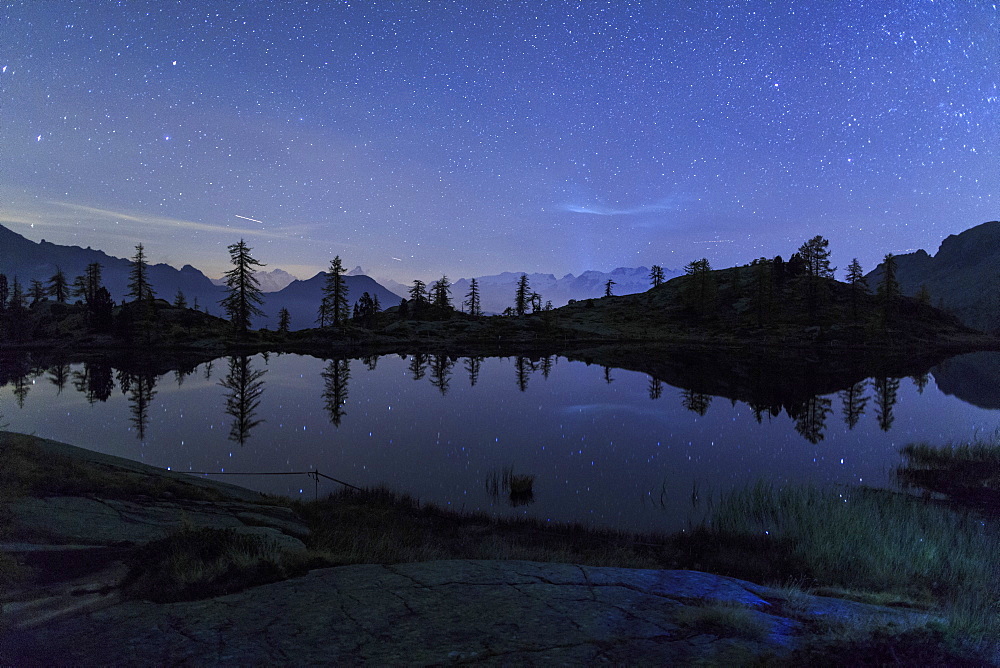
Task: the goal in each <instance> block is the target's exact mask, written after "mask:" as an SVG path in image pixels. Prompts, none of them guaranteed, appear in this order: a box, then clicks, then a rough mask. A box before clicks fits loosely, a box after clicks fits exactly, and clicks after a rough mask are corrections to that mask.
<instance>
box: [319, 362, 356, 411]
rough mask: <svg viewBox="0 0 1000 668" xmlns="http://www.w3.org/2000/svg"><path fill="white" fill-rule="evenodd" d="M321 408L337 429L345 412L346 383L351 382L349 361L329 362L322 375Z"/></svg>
mask: <svg viewBox="0 0 1000 668" xmlns="http://www.w3.org/2000/svg"><path fill="white" fill-rule="evenodd" d="M320 375H321V376H322V377H323V408H325V409H326V413H327V415H329V416H330V422H331V423H333V426H335V427H339V426H340V421H341V420H343V419H344V415H346V413H347V411H345V410H344V405H345V404H346V403H347V383H348V382H349V381H350V380H351V365H350V361H349V360H345V359H339V360H330V362H329V363H327V365H326V368H325V369H323V373H321V374H320Z"/></svg>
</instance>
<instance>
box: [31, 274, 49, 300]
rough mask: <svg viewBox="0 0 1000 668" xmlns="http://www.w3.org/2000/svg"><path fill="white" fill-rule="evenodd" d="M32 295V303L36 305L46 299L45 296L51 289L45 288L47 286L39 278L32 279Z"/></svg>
mask: <svg viewBox="0 0 1000 668" xmlns="http://www.w3.org/2000/svg"><path fill="white" fill-rule="evenodd" d="M29 294H30V295H31V305H32V306H34V305H35V304H38V303H39V302H42V301H45V297H46V296H47V295H48V294H49V291H48V290H46V289H45V286H44V285H43V284H42V282H41V281H40V280H38V279H37V278H33V279H31V290H30V291H29Z"/></svg>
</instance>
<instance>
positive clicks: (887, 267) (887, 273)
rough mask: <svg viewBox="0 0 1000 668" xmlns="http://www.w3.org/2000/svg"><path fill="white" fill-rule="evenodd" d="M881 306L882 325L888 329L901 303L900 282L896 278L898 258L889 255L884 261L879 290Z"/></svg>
mask: <svg viewBox="0 0 1000 668" xmlns="http://www.w3.org/2000/svg"><path fill="white" fill-rule="evenodd" d="M876 292H877V295H878V300H879V304H880V305H881V307H882V325H883V327H888V326H889V324H890V323H891V322H892V319H893V316H894V315H895V312H896V303H897V302H898V301H899V296H900V288H899V280H898V279H897V278H896V256H895V255H893V254H892V253H887V254H886V256H885V258H884V259H883V260H882V282H880V283H879V285H878V289H877V291H876Z"/></svg>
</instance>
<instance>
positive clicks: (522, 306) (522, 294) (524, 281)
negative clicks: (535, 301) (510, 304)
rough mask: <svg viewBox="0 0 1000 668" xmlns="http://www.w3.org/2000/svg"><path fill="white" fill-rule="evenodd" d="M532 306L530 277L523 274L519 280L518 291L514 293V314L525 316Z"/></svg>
mask: <svg viewBox="0 0 1000 668" xmlns="http://www.w3.org/2000/svg"><path fill="white" fill-rule="evenodd" d="M530 305H531V287H530V286H529V285H528V275H527V274H521V278H519V279H517V290H516V291H515V292H514V312H515V313H516V314H517V315H518V316H523V315H524V314H525V313H527V312H528V307H529V306H530Z"/></svg>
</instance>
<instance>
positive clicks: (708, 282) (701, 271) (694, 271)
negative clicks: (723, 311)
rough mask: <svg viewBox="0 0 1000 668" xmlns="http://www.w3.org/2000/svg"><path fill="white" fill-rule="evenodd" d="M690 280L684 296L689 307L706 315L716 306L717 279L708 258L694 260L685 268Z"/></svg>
mask: <svg viewBox="0 0 1000 668" xmlns="http://www.w3.org/2000/svg"><path fill="white" fill-rule="evenodd" d="M684 273H685V274H687V275H688V276H689V277H690V279H689V280H688V282H687V284H686V285H685V290H684V295H685V300H686V301H687V304H688V306H689V307H691V308H693V309H694V310H695V311H697V312H698V313H700V314H702V315H705V314H707V313H710V312H711V311H712V309H713V308H714V306H715V289H716V287H715V277H714V276H713V275H712V265H711V264H709V262H708V258H702V259H700V260H694V261H692V262H689V263H688V264H687V265H686V266H685V267H684Z"/></svg>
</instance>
